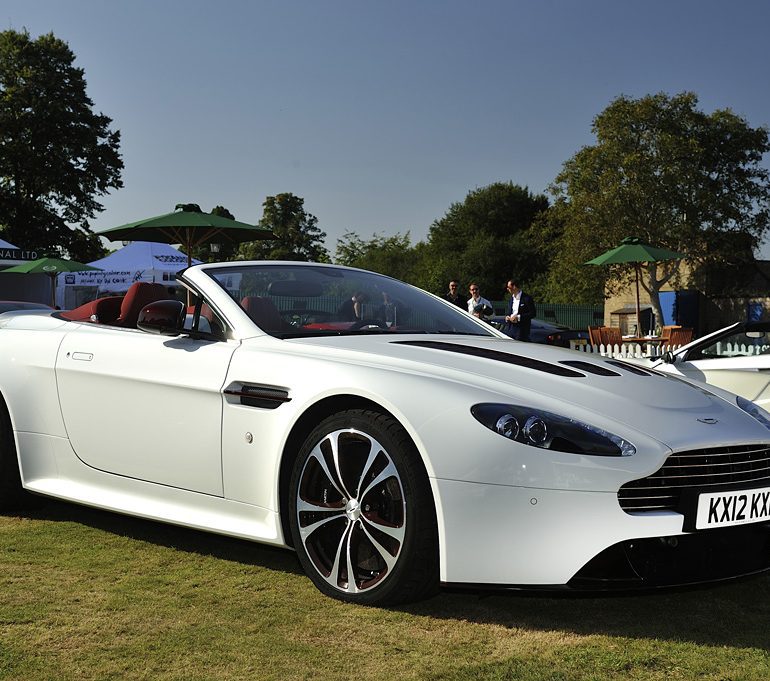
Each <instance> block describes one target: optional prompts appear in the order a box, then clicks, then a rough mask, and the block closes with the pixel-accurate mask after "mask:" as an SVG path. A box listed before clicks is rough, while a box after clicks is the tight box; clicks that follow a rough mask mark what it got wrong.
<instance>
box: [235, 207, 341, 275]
mask: <svg viewBox="0 0 770 681" xmlns="http://www.w3.org/2000/svg"><path fill="white" fill-rule="evenodd" d="M304 204H305V200H304V199H302V198H300V197H299V196H294V194H290V193H286V194H277V195H276V196H268V197H267V198H266V199H265V202H264V203H263V204H262V206H263V208H264V212H263V214H262V219H261V220H260V221H259V226H260V227H263V228H265V229H269V230H271V231H272V232H273V234H275V237H276V238H275V239H273V240H268V241H250V242H247V243H245V244H241V246H240V248H239V249H238V257H239V258H242V259H244V260H303V261H308V262H329V252H328V251H327V250H326V248H324V246H323V240H324V238H325V237H326V233H325V232H322V231H321V230H320V229H319V228H318V226H317V223H318V219H317V218H316V217H315V216H314V215H311V214H310V213H308V212H306V211H305V207H304Z"/></svg>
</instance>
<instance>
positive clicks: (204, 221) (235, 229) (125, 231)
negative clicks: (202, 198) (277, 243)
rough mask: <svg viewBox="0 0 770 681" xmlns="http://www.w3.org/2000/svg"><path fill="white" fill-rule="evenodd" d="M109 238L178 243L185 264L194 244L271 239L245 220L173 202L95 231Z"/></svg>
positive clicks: (265, 232)
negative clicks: (170, 207) (164, 209)
mask: <svg viewBox="0 0 770 681" xmlns="http://www.w3.org/2000/svg"><path fill="white" fill-rule="evenodd" d="M99 236H103V237H105V238H107V239H109V240H110V241H120V240H123V241H156V242H159V243H162V244H181V245H182V250H183V251H184V252H185V253H187V266H188V267H189V266H190V265H192V251H193V249H194V248H195V247H196V246H199V245H200V244H203V243H211V242H217V241H220V242H222V241H223V242H227V241H229V242H231V243H236V244H238V243H242V242H244V241H257V240H260V239H275V235H274V234H273V233H272V232H271V231H270V230H269V229H262V228H261V227H256V226H255V225H248V224H246V223H245V222H238V221H237V220H231V219H229V218H223V217H221V216H219V215H213V214H212V213H204V212H203V211H202V210H201V209H200V208H199V207H198V206H197V205H196V204H194V203H185V204H181V203H180V204H177V206H176V210H175V211H174V212H173V213H166V214H165V215H157V216H155V217H154V218H147V219H145V220H137V221H136V222H129V223H128V224H127V225H121V226H120V227H112V228H111V229H106V230H104V231H103V232H99Z"/></svg>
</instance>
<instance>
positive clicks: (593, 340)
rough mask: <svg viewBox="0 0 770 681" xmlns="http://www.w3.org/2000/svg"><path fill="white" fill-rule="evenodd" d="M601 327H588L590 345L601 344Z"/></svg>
mask: <svg viewBox="0 0 770 681" xmlns="http://www.w3.org/2000/svg"><path fill="white" fill-rule="evenodd" d="M601 328H602V327H601V326H589V327H588V342H589V343H590V344H591V345H601V344H602V334H601Z"/></svg>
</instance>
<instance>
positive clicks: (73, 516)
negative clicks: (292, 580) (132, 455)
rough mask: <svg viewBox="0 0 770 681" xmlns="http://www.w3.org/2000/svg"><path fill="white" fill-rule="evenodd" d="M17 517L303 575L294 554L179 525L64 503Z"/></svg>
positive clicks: (47, 506)
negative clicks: (74, 525)
mask: <svg viewBox="0 0 770 681" xmlns="http://www.w3.org/2000/svg"><path fill="white" fill-rule="evenodd" d="M17 515H23V516H24V517H26V518H34V519H39V520H48V521H53V522H57V521H58V522H74V523H79V524H81V525H86V526H88V527H93V528H95V529H98V530H103V531H104V532H110V533H112V534H116V535H120V536H123V537H129V538H131V539H137V540H139V541H144V542H148V543H151V544H157V545H158V546H166V547H169V548H173V549H177V550H179V551H185V552H188V553H195V554H199V555H202V556H211V557H213V558H218V559H222V560H229V561H236V562H238V563H243V564H244V565H259V566H264V567H267V568H269V569H271V570H278V571H281V572H286V573H291V574H297V575H301V574H304V573H303V571H302V568H301V567H300V565H299V561H298V560H297V557H296V555H295V554H294V552H293V551H288V550H286V549H282V548H279V547H275V546H269V545H267V544H258V543H256V542H252V541H248V540H246V539H238V538H236V537H226V536H223V535H219V534H213V533H210V532H204V531H202V530H194V529H191V528H187V527H182V526H179V525H171V524H168V523H162V522H159V521H154V520H146V519H144V518H136V517H134V516H127V515H122V514H120V513H113V512H111V511H102V510H99V509H95V508H89V507H87V506H78V505H76V504H69V503H67V502H64V501H55V500H50V501H46V502H45V503H44V504H43V505H41V506H40V507H39V508H37V509H35V510H33V511H27V512H24V513H22V514H19V513H17Z"/></svg>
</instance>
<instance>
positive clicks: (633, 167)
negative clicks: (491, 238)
mask: <svg viewBox="0 0 770 681" xmlns="http://www.w3.org/2000/svg"><path fill="white" fill-rule="evenodd" d="M697 105H698V98H697V97H696V95H695V94H693V93H689V92H685V93H681V94H678V95H675V96H673V97H672V96H668V95H666V94H663V93H660V94H657V95H648V96H646V97H642V98H641V99H630V98H628V97H624V96H621V97H618V98H617V99H615V100H614V101H613V102H612V103H611V104H610V105H609V106H608V107H607V108H606V109H605V110H604V111H602V112H601V113H600V114H599V115H598V116H597V117H596V118H595V119H594V121H593V126H592V130H593V132H594V134H595V135H596V143H595V144H593V145H590V146H586V147H584V148H583V149H581V150H580V151H578V152H577V153H576V154H575V155H574V156H573V157H572V158H571V159H569V160H568V161H567V162H566V163H565V164H564V167H563V169H562V171H561V173H560V174H559V175H558V177H557V178H556V181H555V184H554V186H553V187H552V191H553V192H554V194H555V195H556V196H557V199H558V200H557V203H556V205H557V206H558V211H559V219H560V220H561V223H562V225H563V233H562V236H561V238H560V239H559V240H558V242H557V244H558V247H557V249H556V250H557V252H558V254H559V255H558V256H557V257H556V258H555V259H554V261H553V267H552V270H551V277H550V279H551V283H552V285H553V286H554V287H559V288H561V289H562V291H569V290H574V289H575V287H576V286H577V285H578V284H579V282H580V281H581V280H582V279H584V278H587V277H588V278H593V277H596V276H597V274H599V268H593V267H592V268H590V270H589V268H588V267H584V266H583V265H582V263H583V262H585V261H586V260H589V259H591V258H593V257H595V256H597V255H599V254H600V253H602V252H604V251H605V250H607V249H609V248H613V247H615V246H617V245H619V244H620V242H621V241H622V239H623V238H624V237H627V236H637V237H640V238H641V239H643V240H645V241H647V242H649V243H651V244H652V245H654V246H659V247H663V248H668V249H670V250H672V251H677V252H680V253H686V254H687V256H688V262H689V264H690V266H691V267H692V268H693V269H695V270H697V269H698V268H701V267H706V268H708V267H713V266H714V264H715V263H719V262H722V263H724V262H728V263H730V262H734V263H736V264H737V262H738V261H737V260H736V256H737V257H739V258H741V257H742V254H745V253H746V252H747V249H746V248H745V244H746V239H748V240H749V243H750V244H751V248H750V249H748V250H749V251H751V250H756V248H757V247H758V245H759V244H760V242H761V240H762V237H763V236H764V234H765V233H766V232H767V229H768V227H770V210H769V209H770V179H769V177H768V171H767V169H765V168H762V167H761V166H760V165H759V164H760V162H761V160H762V155H763V154H764V153H766V152H767V151H769V150H770V144H769V143H768V132H767V129H765V128H763V127H760V128H752V127H750V126H749V125H748V123H747V122H746V121H745V120H744V119H743V118H741V117H740V116H738V115H736V114H735V113H733V112H732V111H730V110H729V109H724V110H717V111H714V112H713V113H711V114H705V113H703V112H702V111H699V110H698V108H697ZM736 244H738V245H740V247H739V248H736ZM631 269H632V268H628V267H625V268H624V267H618V268H614V269H602V270H601V274H602V275H604V276H606V277H607V284H608V288H609V290H613V289H616V288H617V287H618V286H619V285H622V284H624V283H625V282H626V281H627V280H628V277H629V276H630V273H631ZM678 272H679V270H678V264H677V262H676V261H673V262H667V263H660V264H659V265H658V266H656V265H655V264H654V263H651V264H649V265H646V266H644V267H643V277H642V279H641V283H642V285H643V287H644V288H645V290H646V291H647V293H648V294H649V295H650V298H651V300H652V305H653V308H654V311H655V314H656V315H657V318H658V319H662V315H661V309H660V300H659V291H660V289H661V287H662V286H663V285H664V284H665V283H666V282H669V281H672V279H674V278H675V277H677V276H678ZM674 281H675V279H674Z"/></svg>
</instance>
